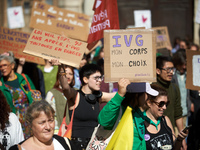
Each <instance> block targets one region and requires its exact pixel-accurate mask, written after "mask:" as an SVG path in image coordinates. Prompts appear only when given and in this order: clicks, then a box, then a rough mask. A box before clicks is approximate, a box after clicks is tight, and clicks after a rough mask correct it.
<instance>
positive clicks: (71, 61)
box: [24, 29, 87, 68]
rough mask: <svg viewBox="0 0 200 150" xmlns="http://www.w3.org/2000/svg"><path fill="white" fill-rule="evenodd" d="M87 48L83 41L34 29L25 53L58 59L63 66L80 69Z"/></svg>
mask: <svg viewBox="0 0 200 150" xmlns="http://www.w3.org/2000/svg"><path fill="white" fill-rule="evenodd" d="M86 46H87V43H85V42H82V41H78V40H73V39H70V38H68V37H64V36H60V35H57V34H54V33H51V32H47V31H43V30H39V29H34V30H33V32H32V33H31V35H30V38H29V40H28V42H27V45H26V47H25V49H24V52H25V53H28V54H31V55H35V56H39V57H43V58H45V59H58V60H59V61H60V62H61V63H63V64H67V65H70V66H73V67H76V68H78V67H79V64H80V62H81V59H82V57H83V54H84V52H85V50H86Z"/></svg>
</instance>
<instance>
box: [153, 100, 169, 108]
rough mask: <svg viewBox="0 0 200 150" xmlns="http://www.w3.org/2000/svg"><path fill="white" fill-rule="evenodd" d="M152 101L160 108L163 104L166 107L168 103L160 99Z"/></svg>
mask: <svg viewBox="0 0 200 150" xmlns="http://www.w3.org/2000/svg"><path fill="white" fill-rule="evenodd" d="M152 102H153V103H155V104H156V105H157V106H158V107H160V108H162V107H163V106H164V105H165V106H166V107H167V106H168V105H169V101H167V102H164V101H160V102H155V101H152Z"/></svg>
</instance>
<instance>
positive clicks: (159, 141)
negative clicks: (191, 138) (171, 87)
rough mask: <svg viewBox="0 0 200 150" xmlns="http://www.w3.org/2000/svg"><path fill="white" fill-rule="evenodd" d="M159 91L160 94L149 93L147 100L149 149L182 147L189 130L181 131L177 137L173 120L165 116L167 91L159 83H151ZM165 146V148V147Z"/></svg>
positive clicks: (147, 144)
mask: <svg viewBox="0 0 200 150" xmlns="http://www.w3.org/2000/svg"><path fill="white" fill-rule="evenodd" d="M151 87H152V88H153V89H154V90H156V91H158V92H159V94H158V96H152V95H149V96H148V99H147V101H146V102H145V106H144V107H146V108H145V111H144V113H143V115H144V120H145V121H144V125H145V136H144V137H145V141H146V147H147V149H157V148H158V147H160V148H161V149H172V148H173V149H180V148H181V146H182V140H183V139H185V138H186V136H187V134H188V131H186V132H185V133H184V132H183V131H182V132H180V133H179V135H178V137H177V139H176V137H175V134H174V129H173V126H172V123H171V121H170V120H169V118H168V117H167V116H163V112H164V110H165V109H166V108H167V106H168V104H169V101H168V97H167V95H168V94H167V91H166V90H165V89H163V88H162V87H160V86H158V85H151ZM164 147H165V148H164Z"/></svg>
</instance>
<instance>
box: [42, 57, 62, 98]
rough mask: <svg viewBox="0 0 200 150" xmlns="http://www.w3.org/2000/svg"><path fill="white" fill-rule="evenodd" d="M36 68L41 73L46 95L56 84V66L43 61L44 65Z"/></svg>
mask: <svg viewBox="0 0 200 150" xmlns="http://www.w3.org/2000/svg"><path fill="white" fill-rule="evenodd" d="M38 68H39V69H40V70H41V71H42V73H43V77H44V86H45V95H46V94H47V92H48V91H49V90H50V89H52V88H53V86H54V84H55V82H56V73H57V72H58V66H52V65H51V64H50V63H49V61H48V60H45V65H38Z"/></svg>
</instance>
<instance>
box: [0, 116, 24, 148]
mask: <svg viewBox="0 0 200 150" xmlns="http://www.w3.org/2000/svg"><path fill="white" fill-rule="evenodd" d="M23 140H24V135H23V131H22V127H21V123H20V122H19V120H18V118H17V116H16V115H15V114H14V113H12V112H11V113H10V115H9V124H8V125H6V127H5V128H4V130H3V131H2V130H0V142H1V144H2V145H3V146H4V147H5V148H6V150H8V149H9V148H10V147H11V146H13V145H15V144H18V143H20V142H21V141H23Z"/></svg>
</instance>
